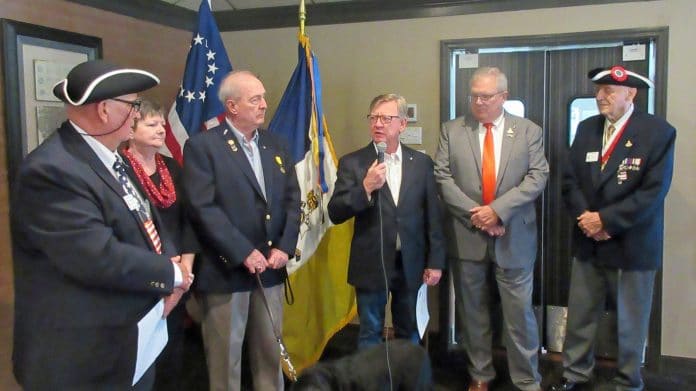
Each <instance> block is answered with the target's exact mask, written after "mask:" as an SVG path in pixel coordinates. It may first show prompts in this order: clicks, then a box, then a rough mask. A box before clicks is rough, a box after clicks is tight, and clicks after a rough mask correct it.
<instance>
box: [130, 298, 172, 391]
mask: <svg viewBox="0 0 696 391" xmlns="http://www.w3.org/2000/svg"><path fill="white" fill-rule="evenodd" d="M163 313H164V300H160V301H158V302H157V304H156V305H155V306H154V307H152V309H151V310H150V312H148V313H147V314H145V316H143V318H142V319H140V321H139V322H138V356H137V357H136V359H135V373H134V374H133V384H131V385H135V383H137V382H138V380H140V378H141V377H142V376H143V374H145V371H147V370H148V368H150V366H151V365H152V363H154V362H155V359H156V358H157V356H159V354H160V353H162V350H163V349H164V346H165V345H167V340H168V339H169V334H168V333H167V319H162V314H163Z"/></svg>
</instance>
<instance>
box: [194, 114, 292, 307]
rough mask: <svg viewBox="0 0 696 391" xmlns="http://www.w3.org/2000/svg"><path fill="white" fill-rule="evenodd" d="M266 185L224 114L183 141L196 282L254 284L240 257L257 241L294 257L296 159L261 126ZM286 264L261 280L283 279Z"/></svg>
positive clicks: (265, 249) (210, 288) (213, 288)
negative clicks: (216, 122)
mask: <svg viewBox="0 0 696 391" xmlns="http://www.w3.org/2000/svg"><path fill="white" fill-rule="evenodd" d="M258 144H259V152H260V155H261V165H262V166H263V174H264V180H265V187H266V189H265V190H266V199H264V197H263V193H262V192H261V188H260V186H259V184H258V181H257V179H256V176H255V175H254V171H253V169H252V168H251V165H250V164H249V160H248V159H247V157H246V154H245V153H244V150H243V149H242V146H241V145H239V142H238V140H237V138H236V137H235V135H234V132H233V131H232V129H230V128H228V125H227V122H224V123H223V124H221V125H219V126H217V127H215V128H213V129H210V130H208V131H206V132H201V133H199V134H197V135H195V136H193V137H191V138H190V139H189V140H188V141H187V142H186V145H185V146H184V175H183V182H182V183H183V190H184V196H185V198H186V203H187V205H188V207H189V213H190V217H191V220H192V222H193V225H194V228H195V230H196V233H197V235H198V240H199V242H200V246H201V252H200V253H199V254H198V256H197V261H196V263H195V269H196V285H195V289H196V290H198V291H201V292H210V293H231V292H242V291H250V290H252V289H254V287H255V286H256V282H255V278H254V276H253V275H252V274H250V273H249V271H248V270H247V268H246V267H245V266H244V265H243V263H244V260H245V259H246V258H247V256H248V255H249V254H251V252H252V251H253V250H254V249H257V250H259V251H260V252H261V253H262V254H264V256H268V253H269V251H270V249H271V248H278V249H280V250H282V251H284V252H286V253H287V254H288V255H289V256H290V257H291V258H292V257H293V255H294V254H295V246H296V244H297V237H298V234H299V230H300V191H299V185H298V183H297V177H296V176H295V167H294V164H293V161H292V158H291V156H290V155H289V153H288V150H287V148H286V147H285V146H284V145H283V144H282V142H281V141H280V139H279V138H278V137H277V136H275V135H273V134H271V133H269V132H268V131H265V130H259V139H258ZM286 276H287V272H286V270H285V268H281V269H276V270H274V269H266V271H265V272H264V273H262V274H261V280H262V282H263V284H264V286H273V285H277V284H280V283H282V282H283V281H284V280H285V277H286Z"/></svg>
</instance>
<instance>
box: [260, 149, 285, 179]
mask: <svg viewBox="0 0 696 391" xmlns="http://www.w3.org/2000/svg"><path fill="white" fill-rule="evenodd" d="M264 148H265V147H264ZM275 161H276V164H278V167H280V172H282V173H283V174H285V167H284V166H283V159H281V158H280V156H278V155H276V156H275Z"/></svg>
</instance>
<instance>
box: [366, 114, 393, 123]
mask: <svg viewBox="0 0 696 391" xmlns="http://www.w3.org/2000/svg"><path fill="white" fill-rule="evenodd" d="M395 118H401V117H400V116H398V115H372V114H368V115H367V119H368V120H369V121H370V123H371V124H373V125H374V124H376V123H377V121H378V120H379V121H382V123H383V124H384V125H389V124H390V123H391V122H392V121H393V120H394V119H395Z"/></svg>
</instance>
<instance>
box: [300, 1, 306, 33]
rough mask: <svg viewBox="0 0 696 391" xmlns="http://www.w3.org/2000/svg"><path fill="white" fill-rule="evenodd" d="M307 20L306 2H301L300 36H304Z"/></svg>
mask: <svg viewBox="0 0 696 391" xmlns="http://www.w3.org/2000/svg"><path fill="white" fill-rule="evenodd" d="M305 19H307V11H306V10H305V5H304V0H300V35H301V36H304V35H305V33H304V23H305Z"/></svg>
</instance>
